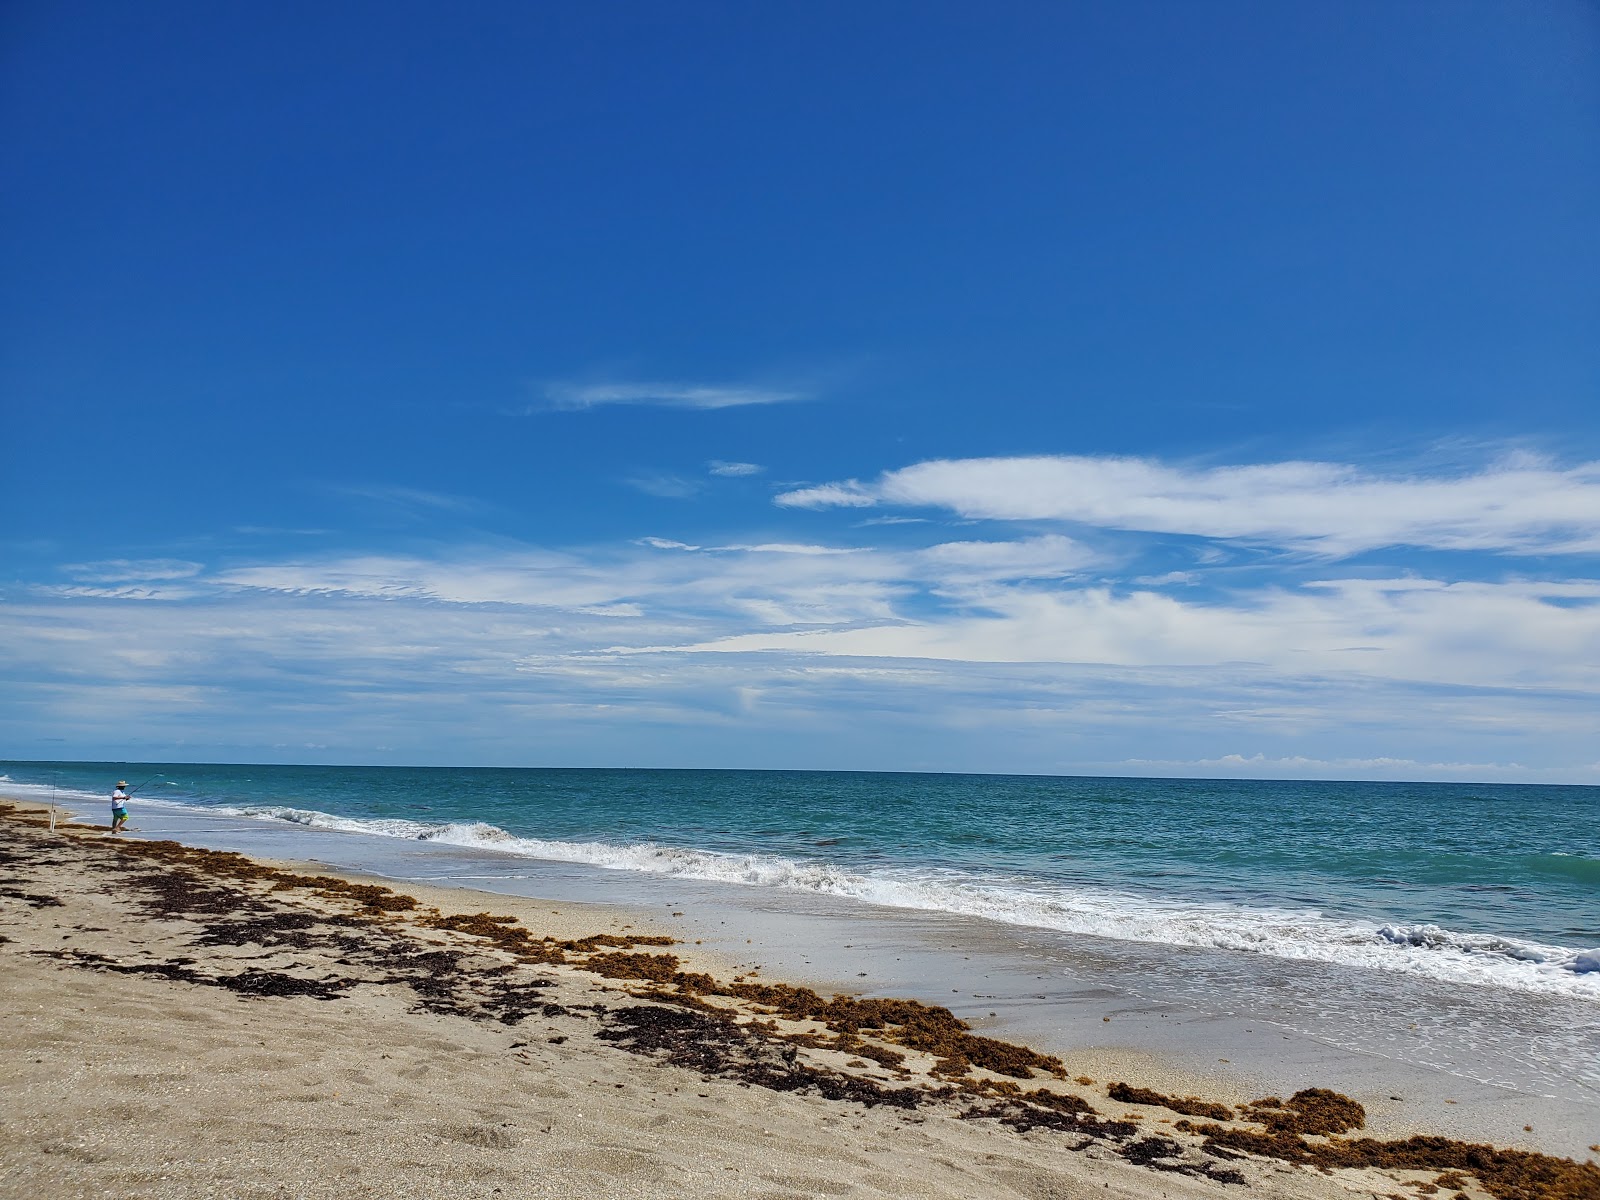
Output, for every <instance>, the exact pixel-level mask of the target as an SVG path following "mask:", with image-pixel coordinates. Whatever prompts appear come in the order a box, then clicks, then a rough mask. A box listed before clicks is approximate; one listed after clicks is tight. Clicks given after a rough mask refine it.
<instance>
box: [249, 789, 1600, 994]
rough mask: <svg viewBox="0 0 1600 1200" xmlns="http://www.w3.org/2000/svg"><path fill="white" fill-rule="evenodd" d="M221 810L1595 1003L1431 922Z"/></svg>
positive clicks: (1577, 972) (1589, 990)
mask: <svg viewBox="0 0 1600 1200" xmlns="http://www.w3.org/2000/svg"><path fill="white" fill-rule="evenodd" d="M223 811H226V812H230V813H233V814H236V815H239V816H247V817H256V818H268V819H273V820H279V821H291V822H294V823H296V824H301V825H306V826H309V827H311V828H316V829H328V830H342V831H347V832H352V833H367V834H380V835H382V836H385V837H397V838H409V839H418V840H422V841H432V842H439V843H442V844H445V845H451V846H463V847H473V848H478V849H486V850H495V851H499V852H501V853H507V854H515V855H519V856H523V857H527V858H536V859H546V860H553V861H557V862H571V863H584V864H588V865H591V866H596V867H605V868H608V869H611V870H625V871H641V872H647V873H650V874H654V875H666V876H672V877H676V878H680V879H696V880H707V881H711V882H716V883H732V884H742V885H746V886H755V887H770V888H784V889H789V890H793V891H802V892H817V893H822V894H825V895H830V896H842V897H847V898H850V899H854V900H861V901H865V902H867V903H870V904H881V905H886V906H889V907H894V908H908V909H922V910H927V911H933V912H948V913H956V914H960V915H963V916H971V917H981V918H984V919H987V920H992V921H1001V922H1005V923H1008V924H1013V925H1031V926H1039V927H1043V928H1046V929H1058V930H1062V931H1064V932H1069V933H1080V934H1089V935H1093V936H1097V937H1106V938H1117V939H1121V940H1124V941H1134V942H1145V943H1154V944H1157V945H1170V946H1185V947H1194V948H1200V949H1218V950H1235V951H1243V952H1248V953H1254V954H1265V955H1271V956H1274V957H1277V958H1285V959H1296V960H1301V961H1311V962H1327V963H1335V964H1340V965H1344V966H1355V967H1368V968H1373V969H1377V970H1386V971H1400V972H1404V973H1406V974H1411V975H1420V976H1424V977H1428V978H1432V979H1438V980H1443V981H1448V982H1454V983H1467V984H1478V985H1484V986H1490V987H1502V988H1515V989H1518V990H1523V991H1533V992H1546V993H1557V994H1563V995H1569V996H1574V997H1580V998H1589V999H1595V1000H1600V948H1597V949H1593V950H1575V949H1572V948H1568V947H1562V946H1548V945H1541V944H1539V943H1536V942H1530V941H1522V940H1518V939H1515V938H1508V937H1498V936H1492V935H1486V934H1470V933H1456V932H1453V931H1451V930H1448V929H1442V928H1440V927H1439V926H1437V925H1426V924H1416V925H1408V924H1400V923H1395V924H1386V925H1379V924H1376V923H1369V922H1362V921H1356V920H1350V919H1344V918H1336V917H1328V916H1324V915H1323V914H1321V913H1319V912H1316V911H1313V910H1295V909H1263V908H1246V907H1242V906H1230V905H1223V904H1209V903H1203V902H1199V901H1178V900H1161V899H1156V898H1153V897H1149V896H1140V895H1135V894H1131V893H1126V892H1116V891H1111V890H1105V889H1096V888H1086V887H1084V888H1078V887H1071V886H1066V885H1057V884H1054V883H1050V882H1047V881H1042V880H1029V879H1022V878H1015V877H1009V878H1007V877H984V876H980V875H975V874H971V873H967V872H961V871H954V870H939V869H933V868H910V867H874V868H870V869H863V868H859V867H850V866H844V865H841V864H837V863H828V862H802V861H798V860H795V859H791V858H786V857H783V856H781V855H775V854H727V853H718V852H715V851H708V850H694V849H687V848H683V847H677V846H664V845H659V844H656V843H653V842H640V843H633V844H626V845H617V844H614V843H611V842H569V841H553V840H546V839H542V838H526V837H518V836H516V835H515V834H512V833H509V832H507V831H506V830H504V829H501V828H499V827H498V826H494V825H488V824H484V823H482V822H470V823H445V824H426V823H423V822H419V821H410V820H404V819H399V818H395V819H370V820H362V819H355V818H348V817H336V816H332V815H330V814H328V813H322V812H316V811H312V810H307V809H297V808H288V807H281V806H250V807H243V808H235V809H227V810H223Z"/></svg>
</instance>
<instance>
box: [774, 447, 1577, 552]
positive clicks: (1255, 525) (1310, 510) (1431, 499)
mask: <svg viewBox="0 0 1600 1200" xmlns="http://www.w3.org/2000/svg"><path fill="white" fill-rule="evenodd" d="M776 502H777V503H778V504H779V505H780V506H784V507H790V508H835V507H846V508H870V507H876V506H899V507H913V508H915V507H923V508H943V509H948V510H950V511H952V512H955V513H957V514H959V515H960V516H963V517H968V518H976V519H988V520H1026V521H1040V520H1053V521H1063V522H1071V523H1075V524H1081V525H1089V526H1096V527H1100V528H1104V529H1118V530H1130V531H1143V532H1150V533H1164V534H1179V535H1186V536H1195V537H1203V538H1213V539H1221V540H1234V541H1240V542H1247V543H1253V544H1259V545H1267V546H1279V547H1284V548H1288V549H1291V550H1295V551H1299V552H1304V553H1311V554H1316V555H1322V556H1328V557H1340V556H1345V555H1350V554H1355V553H1359V552H1362V551H1366V550H1372V549H1376V548H1379V547H1383V546H1402V545H1403V546H1419V547H1427V548H1433V549H1442V550H1491V551H1499V552H1503V553H1511V554H1587V553H1595V552H1596V551H1600V462H1590V463H1580V464H1577V465H1573V466H1566V467H1561V466H1557V465H1555V464H1553V463H1550V462H1548V461H1545V460H1541V459H1536V458H1532V457H1530V456H1527V455H1516V456H1512V457H1508V458H1506V459H1504V460H1502V461H1500V462H1498V463H1495V464H1492V465H1489V466H1485V467H1481V468H1478V469H1476V470H1471V471H1462V472H1457V473H1455V474H1443V473H1437V472H1436V473H1433V474H1429V475H1417V474H1413V475H1400V474H1380V473H1378V472H1375V471H1371V470H1368V469H1365V468H1361V467H1356V466H1351V465H1348V464H1341V463H1325V462H1300V461H1290V462H1277V463H1265V464H1258V465H1252V466H1237V467H1205V468H1197V467H1186V466H1174V465H1169V464H1166V463H1162V462H1159V461H1156V460H1154V459H1148V458H1112V457H1081V456H1080V457H1068V456H1053V457H1051V456H1035V457H1023V458H977V459H939V460H934V461H930V462H923V463H918V464H915V465H913V466H910V467H905V468H902V469H900V470H896V471H889V472H886V473H885V474H884V475H882V476H880V477H879V478H878V479H877V480H876V481H874V482H872V483H861V482H859V481H856V480H847V481H843V482H837V483H826V484H821V485H818V486H815V487H806V488H797V489H793V490H791V491H788V492H784V493H781V494H780V495H778V496H777V497H776Z"/></svg>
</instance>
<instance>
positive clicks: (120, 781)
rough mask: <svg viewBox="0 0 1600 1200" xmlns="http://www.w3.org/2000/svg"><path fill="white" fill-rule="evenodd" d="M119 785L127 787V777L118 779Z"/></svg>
mask: <svg viewBox="0 0 1600 1200" xmlns="http://www.w3.org/2000/svg"><path fill="white" fill-rule="evenodd" d="M117 786H118V787H127V786H128V781H127V780H126V779H119V780H117Z"/></svg>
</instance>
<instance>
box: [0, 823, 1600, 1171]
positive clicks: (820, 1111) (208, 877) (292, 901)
mask: <svg viewBox="0 0 1600 1200" xmlns="http://www.w3.org/2000/svg"><path fill="white" fill-rule="evenodd" d="M0 818H3V819H0V838H3V845H4V853H5V863H4V867H3V872H0V877H3V878H0V938H3V940H0V955H3V956H4V959H3V962H4V969H3V971H0V978H3V980H4V984H3V994H4V997H5V1002H6V1004H7V1007H8V1009H9V1010H10V1015H11V1020H9V1021H8V1022H6V1024H5V1030H4V1034H3V1035H0V1036H3V1037H4V1042H5V1046H4V1058H3V1061H4V1064H5V1065H4V1079H3V1081H0V1091H3V1095H4V1100H3V1102H0V1104H3V1113H0V1116H3V1123H0V1143H3V1155H0V1158H3V1161H4V1166H3V1167H0V1195H4V1196H7V1197H39V1196H60V1197H78V1196H82V1197H89V1196H119V1197H134V1196H137V1197H164V1196H171V1197H189V1196H218V1197H224V1196H226V1197H263V1198H264V1197H321V1196H404V1195H435V1196H472V1197H479V1196H482V1197H491V1196H497V1195H498V1196H506V1197H513V1196H595V1197H611V1196H615V1197H624V1196H639V1197H646V1196H649V1197H655V1196H661V1197H668V1196H705V1197H722V1196H729V1197H732V1196H750V1197H772V1198H778V1197H811V1196H894V1197H910V1196H915V1197H923V1196H926V1197H946V1196H948V1197H956V1196H961V1197H990V1196H993V1197H1011V1196H1017V1197H1080V1196H1083V1197H1087V1196H1102V1197H1103V1196H1127V1197H1146V1196H1152V1197H1154V1196H1169V1197H1174V1198H1176V1197H1191V1196H1192V1197H1201V1196H1224V1195H1229V1196H1232V1195H1240V1194H1245V1193H1246V1192H1249V1193H1254V1194H1259V1195H1263V1196H1283V1197H1308V1198H1309V1197H1344V1196H1352V1195H1353V1196H1363V1197H1365V1196H1374V1197H1390V1196H1424V1195H1442V1196H1447V1197H1457V1196H1466V1197H1469V1198H1471V1200H1477V1198H1478V1197H1485V1196H1493V1197H1501V1198H1506V1200H1523V1198H1528V1200H1532V1198H1534V1197H1545V1196H1549V1197H1560V1198H1573V1200H1578V1198H1583V1197H1592V1196H1600V1168H1597V1167H1596V1166H1594V1165H1593V1163H1592V1162H1590V1163H1586V1164H1578V1163H1575V1162H1573V1161H1572V1160H1569V1159H1560V1158H1556V1157H1551V1156H1545V1155H1540V1154H1535V1153H1530V1152H1527V1151H1522V1150H1515V1149H1502V1150H1494V1149H1491V1148H1490V1147H1488V1146H1486V1145H1481V1144H1479V1145H1473V1144H1468V1143H1463V1142H1459V1141H1449V1140H1446V1139H1444V1138H1440V1137H1428V1136H1425V1135H1420V1136H1412V1137H1407V1138H1388V1139H1387V1140H1383V1139H1379V1138H1376V1137H1372V1136H1367V1131H1366V1130H1365V1128H1364V1126H1366V1114H1365V1113H1364V1112H1363V1111H1362V1110H1361V1108H1360V1106H1359V1105H1356V1104H1354V1103H1353V1102H1351V1101H1348V1100H1346V1099H1345V1098H1344V1097H1342V1096H1340V1095H1338V1094H1337V1093H1334V1092H1331V1091H1326V1090H1307V1091H1303V1092H1301V1093H1299V1094H1297V1095H1295V1096H1292V1097H1279V1098H1267V1097H1255V1098H1251V1099H1252V1100H1254V1101H1255V1103H1251V1104H1240V1103H1239V1102H1238V1099H1237V1098H1235V1097H1231V1096H1229V1097H1223V1098H1221V1099H1219V1098H1218V1097H1215V1096H1203V1095H1190V1094H1188V1093H1187V1092H1185V1093H1184V1094H1183V1095H1174V1094H1171V1093H1164V1092H1161V1091H1159V1090H1156V1089H1155V1088H1154V1087H1153V1086H1151V1082H1150V1081H1151V1080H1152V1079H1155V1080H1157V1081H1159V1080H1160V1076H1159V1074H1156V1075H1150V1074H1146V1075H1144V1076H1143V1077H1142V1084H1138V1083H1136V1084H1131V1085H1130V1084H1129V1083H1128V1082H1127V1081H1125V1080H1123V1079H1120V1078H1105V1077H1096V1076H1094V1075H1091V1074H1085V1073H1082V1072H1083V1071H1084V1070H1085V1069H1086V1068H1085V1066H1084V1064H1083V1063H1080V1062H1076V1061H1073V1060H1070V1059H1068V1058H1061V1057H1056V1056H1053V1055H1049V1054H1044V1053H1040V1052H1037V1051H1035V1050H1032V1049H1029V1048H1028V1047H1025V1046H1022V1045H1018V1044H1014V1043H1010V1042H1006V1041H1003V1040H999V1039H996V1038H989V1037H986V1036H983V1035H982V1034H979V1033H976V1032H974V1031H973V1030H972V1029H971V1027H970V1024H969V1023H967V1022H963V1021H960V1020H958V1019H957V1018H955V1017H954V1016H953V1015H952V1014H950V1013H949V1012H948V1011H946V1010H944V1009H942V1008H937V1007H934V1006H931V1005H928V1004H923V1003H918V1002H916V1001H895V1000H884V999H873V1000H856V999H853V998H851V997H850V996H848V995H831V994H828V993H826V992H822V993H820V994H819V991H816V990H812V989H810V988H807V987H803V986H798V985H795V984H792V983H785V982H783V981H779V980H775V979H768V978H766V977H765V974H764V973H762V972H757V971H753V970H751V969H749V968H748V967H742V966H741V964H739V963H737V962H735V961H733V960H732V959H731V958H730V957H729V956H727V955H726V953H725V952H723V951H721V950H713V949H711V948H709V947H705V946H698V945H696V944H694V942H693V941H692V940H688V939H685V938H683V937H682V936H681V935H680V934H681V931H679V930H675V927H674V925H673V923H672V922H671V921H670V920H655V921H651V920H649V919H647V918H646V917H645V916H643V915H642V914H640V913H639V912H637V911H634V910H629V909H624V908H605V907H600V906H594V905H575V904H571V903H565V902H563V903H552V902H546V901H539V900H536V899H528V898H502V897H492V898H490V897H485V896H484V895H482V894H480V893H474V892H468V891H457V890H450V889H443V888H414V887H410V886H407V887H406V888H405V889H403V890H400V889H391V888H389V887H386V886H384V885H382V884H380V883H376V882H374V881H371V880H364V879H360V878H355V877H351V876H348V875H334V874H328V873H325V872H321V871H319V870H318V869H317V868H314V867H301V868H293V867H289V866H285V865H278V864H270V863H264V862H260V861H257V860H252V859H248V858H244V857H242V856H239V855H235V854H227V853H218V852H215V851H208V850H201V849H195V848H189V847H184V846H180V845H179V844H177V843H175V842H167V841H139V840H134V839H113V838H111V837H109V836H107V835H106V832H105V830H104V828H103V827H102V828H94V827H92V826H87V825H66V824H63V825H62V826H60V827H59V828H58V829H57V830H56V831H55V832H53V833H52V832H51V831H49V829H48V826H47V823H46V819H45V817H44V815H43V813H42V810H40V809H39V808H38V806H34V805H27V804H22V803H9V804H7V805H6V806H5V808H4V810H3V814H0ZM486 902H492V908H491V909H488V910H486ZM1085 1061H1087V1060H1085ZM1173 1078H1174V1080H1179V1079H1181V1077H1180V1076H1176V1075H1175V1076H1174V1077H1173ZM1224 1101H1226V1102H1224Z"/></svg>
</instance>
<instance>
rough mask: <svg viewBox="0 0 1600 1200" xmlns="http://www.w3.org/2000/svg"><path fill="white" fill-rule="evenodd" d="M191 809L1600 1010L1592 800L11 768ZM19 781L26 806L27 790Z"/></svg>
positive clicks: (204, 768) (868, 780)
mask: <svg viewBox="0 0 1600 1200" xmlns="http://www.w3.org/2000/svg"><path fill="white" fill-rule="evenodd" d="M0 770H3V771H4V773H5V774H6V775H7V776H9V777H10V780H11V781H12V782H11V784H10V785H9V786H10V787H11V790H13V791H18V790H20V789H21V788H25V790H26V794H28V795H30V796H37V795H38V794H39V791H38V789H40V788H48V786H49V785H50V784H51V782H52V780H53V781H54V784H55V786H56V787H58V788H60V789H62V790H63V791H65V792H69V793H73V794H75V795H78V796H80V797H81V796H84V795H93V796H96V797H103V796H105V795H106V794H107V793H109V791H110V788H111V785H112V784H114V783H115V782H116V781H117V780H118V779H123V778H126V779H128V780H129V781H130V783H132V784H133V785H134V786H135V789H136V790H135V797H134V799H135V803H134V809H135V814H136V817H135V819H136V820H137V810H138V806H139V804H140V803H141V802H143V803H145V804H151V803H162V804H182V805H189V806H196V807H202V808H212V809H225V810H228V811H230V812H235V813H241V814H244V815H248V816H254V817H259V818H261V819H265V820H279V821H282V820H289V821H297V822H300V823H302V824H306V825H313V826H318V827H322V828H348V829H351V830H353V831H354V830H361V831H366V832H376V833H383V834H388V835H390V836H397V837H407V838H421V839H424V840H434V841H439V842H441V843H446V844H458V845H459V844H464V845H476V846H487V847H491V848H494V849H498V850H503V851H506V852H507V853H512V854H521V855H526V856H529V857H533V858H549V859H561V860H566V861H579V862H587V863H593V864H595V865H599V866H605V867H611V868H615V869H624V870H635V871H648V872H655V873H661V874H670V875H677V876H682V877H690V878H699V879H710V880H719V881H725V882H728V883H738V884H745V885H752V886H762V887H767V888H772V889H790V890H795V891H810V892H826V893H831V894H837V895H844V896H852V897H855V898H858V899H862V900H867V901H871V902H875V903H879V904H888V905H895V906H900V907H913V908H927V909H935V910H942V911H950V912H960V913H966V914H969V915H972V916H978V917H985V918H988V919H992V920H996V921H1002V922H1009V923H1013V924H1027V925H1037V926H1041V927H1045V928H1054V929H1062V930H1071V931H1074V932H1079V933H1089V934H1096V935H1100V936H1105V937H1112V938H1123V939H1126V940H1132V941H1139V942H1156V943H1162V942H1165V943H1170V944H1174V945H1186V946H1211V947H1217V948H1221V949H1232V950H1248V951H1254V952H1259V953H1261V954H1265V955H1277V956H1280V957H1284V958H1293V959H1303V960H1304V959H1311V960H1318V961H1326V962H1334V963H1345V964H1349V965H1354V966H1364V967H1376V968H1380V969H1388V970H1396V971H1403V972H1407V973H1412V974H1421V975H1425V976H1431V977H1434V978H1439V979H1444V980H1450V981H1455V982H1470V983H1482V984H1489V985H1495V986H1505V987H1513V988H1521V989H1527V990H1535V991H1556V992H1561V993H1565V994H1569V995H1579V996H1590V995H1592V996H1593V997H1595V998H1600V955H1597V954H1596V953H1595V949H1596V947H1600V842H1597V837H1600V834H1597V827H1600V820H1597V818H1600V788H1590V787H1540V786H1525V785H1489V784H1405V783H1327V782H1304V781H1296V782H1274V781H1254V780H1252V781H1236V780H1229V781H1220V780H1166V779H1099V778H1049V777H1025V776H992V775H991V776H983V775H920V774H877V773H850V772H778V771H650V770H560V769H552V770H539V769H496V768H417V769H403V768H389V767H283V766H216V765H196V764H183V763H164V764H163V763H156V764H145V765H132V764H116V763H19V762H13V763H4V764H0ZM19 785H20V788H19Z"/></svg>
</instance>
